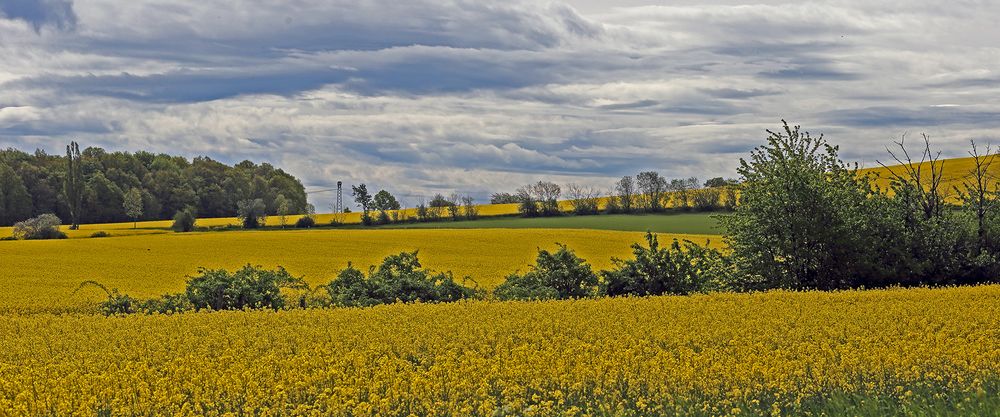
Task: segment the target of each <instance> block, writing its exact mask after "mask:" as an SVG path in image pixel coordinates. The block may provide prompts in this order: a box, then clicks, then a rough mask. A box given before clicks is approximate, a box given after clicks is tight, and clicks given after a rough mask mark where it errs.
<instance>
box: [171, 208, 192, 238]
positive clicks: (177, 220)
mask: <svg viewBox="0 0 1000 417" xmlns="http://www.w3.org/2000/svg"><path fill="white" fill-rule="evenodd" d="M196 221H197V219H195V217H194V210H192V209H191V208H190V207H189V208H186V209H184V210H180V211H178V212H177V214H175V215H174V224H173V225H172V226H170V228H171V229H173V230H174V231H175V232H179V233H180V232H190V231H192V230H194V224H195V222H196Z"/></svg>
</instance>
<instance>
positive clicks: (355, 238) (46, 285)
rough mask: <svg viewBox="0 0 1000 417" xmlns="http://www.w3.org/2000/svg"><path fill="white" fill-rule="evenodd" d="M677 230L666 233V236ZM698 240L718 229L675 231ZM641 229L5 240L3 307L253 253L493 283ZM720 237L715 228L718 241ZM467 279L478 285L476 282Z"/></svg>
mask: <svg viewBox="0 0 1000 417" xmlns="http://www.w3.org/2000/svg"><path fill="white" fill-rule="evenodd" d="M673 236H674V235H669V236H667V235H664V236H662V237H661V240H666V239H669V238H670V237H673ZM676 237H679V238H689V239H691V240H693V241H697V242H705V241H706V240H709V238H710V237H709V236H694V235H676ZM642 239H643V234H642V233H639V232H618V231H601V230H570V229H477V230H472V229H468V230H447V229H434V230H346V229H344V230H341V229H332V230H331V229H326V230H288V231H283V232H273V231H270V232H223V233H219V232H196V233H170V234H159V235H143V236H124V237H115V238H109V239H67V240H49V241H17V242H0V295H2V296H0V313H2V312H22V313H23V312H39V311H47V312H65V311H82V310H81V308H82V307H84V306H85V305H86V304H87V303H90V304H91V308H93V303H94V302H96V301H99V300H101V299H102V297H104V294H103V293H101V292H100V291H99V290H96V289H94V288H90V289H87V290H84V291H81V292H79V293H77V294H75V295H73V291H74V289H76V288H77V287H78V286H79V285H80V283H81V282H83V281H86V280H95V281H98V282H100V283H102V284H104V285H106V286H107V287H108V288H118V289H119V290H121V292H123V293H125V294H129V295H131V296H134V297H140V298H150V297H158V296H160V295H163V294H164V293H168V292H180V291H183V290H184V283H185V276H188V275H194V274H195V273H196V272H197V269H198V267H207V268H228V269H234V268H237V267H240V266H242V265H245V264H247V263H252V264H259V265H262V266H265V267H268V268H273V267H275V266H279V265H280V266H284V267H285V268H286V269H288V271H289V272H290V273H292V274H293V275H296V276H301V275H304V276H305V278H306V281H308V282H309V283H310V284H320V283H327V282H330V280H331V279H333V277H334V276H335V275H336V274H337V272H339V271H340V270H341V269H343V268H345V267H346V266H347V263H348V262H353V263H354V265H356V266H359V267H361V268H366V267H367V266H368V265H373V264H375V265H377V264H379V263H381V261H382V258H384V257H385V256H387V255H391V254H396V253H399V252H401V251H412V250H419V251H420V261H421V262H422V263H423V264H424V266H426V267H428V268H431V269H434V270H437V271H453V272H454V273H455V275H456V277H457V278H458V279H459V280H461V278H462V277H464V276H471V277H472V278H473V279H474V280H476V282H478V284H479V285H481V286H483V287H486V288H492V287H493V286H495V285H496V284H498V283H500V282H502V281H503V279H504V277H506V276H507V275H508V274H510V273H512V272H515V271H517V270H521V271H522V272H523V271H525V270H526V269H527V268H528V265H529V264H533V263H534V260H535V255H536V253H537V249H538V248H539V247H541V248H546V249H553V248H555V243H556V242H559V243H564V244H567V245H569V247H570V248H572V249H574V250H576V251H577V253H578V254H579V255H580V256H581V257H583V258H585V259H587V260H588V261H590V262H592V263H593V264H594V266H595V267H596V268H606V267H609V266H610V264H611V257H612V256H618V257H628V256H630V255H631V250H630V249H629V245H631V244H632V243H635V242H639V241H642ZM720 240H721V239H718V238H712V242H713V243H718V242H720ZM467 285H470V286H471V285H473V283H471V282H469V283H467Z"/></svg>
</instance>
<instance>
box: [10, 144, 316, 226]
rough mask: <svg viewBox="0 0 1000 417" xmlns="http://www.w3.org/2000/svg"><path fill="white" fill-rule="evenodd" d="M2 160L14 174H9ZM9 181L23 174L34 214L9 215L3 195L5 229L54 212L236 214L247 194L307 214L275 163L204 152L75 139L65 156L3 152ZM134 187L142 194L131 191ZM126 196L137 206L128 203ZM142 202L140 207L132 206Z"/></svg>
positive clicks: (107, 216)
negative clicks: (125, 147) (114, 148)
mask: <svg viewBox="0 0 1000 417" xmlns="http://www.w3.org/2000/svg"><path fill="white" fill-rule="evenodd" d="M3 165H6V166H7V167H9V168H10V169H12V170H13V176H10V173H9V172H7V173H6V175H5V171H6V170H5V169H4V168H3ZM6 178H16V179H17V180H18V181H13V180H10V182H11V183H12V184H13V183H15V182H17V183H20V184H22V185H23V186H24V188H25V189H26V190H27V192H26V195H27V196H29V197H30V198H29V199H27V200H24V199H20V201H19V204H23V203H24V202H25V201H27V202H28V205H27V211H25V210H24V206H23V205H22V206H19V207H18V210H17V216H14V217H11V218H4V217H6V216H5V214H4V213H5V209H4V208H3V206H4V205H3V202H4V201H5V198H4V197H3V196H2V195H3V194H4V193H3V192H0V226H6V225H11V224H13V223H15V222H17V221H20V220H24V219H27V218H29V217H31V216H37V215H39V214H43V213H53V214H55V215H57V216H59V217H60V218H61V219H62V220H63V222H64V223H71V221H72V218H73V214H72V213H74V212H75V213H77V214H78V219H77V220H78V222H79V223H99V222H123V221H137V220H165V219H170V218H172V216H173V215H174V214H175V213H176V212H177V211H179V210H182V209H184V208H185V207H187V206H193V207H195V209H196V211H197V213H199V215H202V216H205V217H231V216H235V215H236V202H237V201H240V200H245V199H255V198H260V199H261V200H262V201H263V202H264V204H265V206H266V207H267V211H268V212H275V211H276V210H277V196H278V195H283V196H284V197H285V199H286V200H287V202H288V206H289V212H290V213H299V212H302V211H303V210H304V207H305V205H306V194H305V189H304V187H303V186H302V184H301V183H300V182H299V181H298V180H297V179H295V178H294V177H292V176H291V175H289V174H287V173H285V172H284V171H282V170H280V169H276V168H275V167H273V166H271V165H270V164H260V165H257V164H254V163H252V162H250V161H243V162H241V163H239V164H237V165H235V166H227V165H225V164H222V163H219V162H217V161H214V160H212V159H209V158H205V157H198V158H194V159H193V160H189V159H186V158H182V157H173V156H169V155H163V154H159V155H157V154H152V153H148V152H136V153H128V152H105V151H104V150H103V149H100V148H95V147H89V148H86V149H80V148H79V146H76V145H74V144H70V146H69V149H67V153H66V154H65V155H62V156H58V155H48V154H45V153H44V152H42V151H37V152H35V153H34V154H28V153H25V152H21V151H18V150H14V149H4V150H0V189H3V190H6V189H8V188H11V187H8V186H6V185H5V184H4V181H5V179H6ZM17 188H20V187H17ZM11 189H13V188H11ZM133 189H135V190H137V191H136V192H135V193H132V195H129V194H130V192H131V190H133ZM18 194H19V195H20V192H19V191H18ZM136 194H137V195H138V197H139V198H138V200H137V199H136V198H135V197H136ZM127 198H129V199H130V201H129V203H130V206H131V207H132V208H134V209H133V210H130V207H128V206H127V205H126V204H125V203H126V199H127ZM138 201H141V207H142V208H141V209H138V206H139V204H132V203H136V202H138ZM130 213H131V214H130ZM136 213H139V214H138V215H136Z"/></svg>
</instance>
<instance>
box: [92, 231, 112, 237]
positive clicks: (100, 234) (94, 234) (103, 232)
mask: <svg viewBox="0 0 1000 417" xmlns="http://www.w3.org/2000/svg"><path fill="white" fill-rule="evenodd" d="M90 237H92V238H99V237H111V233H108V232H105V231H103V230H101V231H99V232H94V233H91V234H90Z"/></svg>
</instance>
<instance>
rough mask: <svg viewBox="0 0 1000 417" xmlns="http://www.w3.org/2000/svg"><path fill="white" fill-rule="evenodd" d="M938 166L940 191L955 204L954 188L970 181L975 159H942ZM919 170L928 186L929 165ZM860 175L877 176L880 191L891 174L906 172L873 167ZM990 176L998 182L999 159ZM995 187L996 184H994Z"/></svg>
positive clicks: (898, 168)
mask: <svg viewBox="0 0 1000 417" xmlns="http://www.w3.org/2000/svg"><path fill="white" fill-rule="evenodd" d="M938 166H939V167H941V168H942V170H943V174H942V176H941V190H942V192H944V193H945V195H946V196H947V199H948V201H949V202H952V203H955V202H957V200H956V199H957V193H956V192H955V187H959V188H962V185H963V182H964V181H966V180H970V179H971V176H972V172H973V170H974V169H975V159H973V158H971V157H970V158H953V159H942V160H941V161H938ZM920 169H921V170H922V171H923V174H922V175H923V176H924V177H925V178H927V180H924V181H922V182H923V183H924V186H927V185H929V184H930V183H929V181H930V163H924V164H922V165H920ZM861 172H862V173H874V174H876V175H878V179H877V180H876V181H875V183H876V184H877V185H878V186H879V187H880V188H882V189H887V188H888V187H889V183H890V182H891V181H892V179H893V178H894V175H893V173H896V174H899V175H905V174H906V171H905V170H904V169H903V167H901V166H889V167H888V168H884V167H874V168H866V169H863V170H861ZM989 173H990V176H991V177H992V180H993V181H994V182H997V181H1000V158H997V159H996V160H995V161H994V162H993V164H992V165H991V166H990V169H989ZM994 186H996V184H994Z"/></svg>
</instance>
